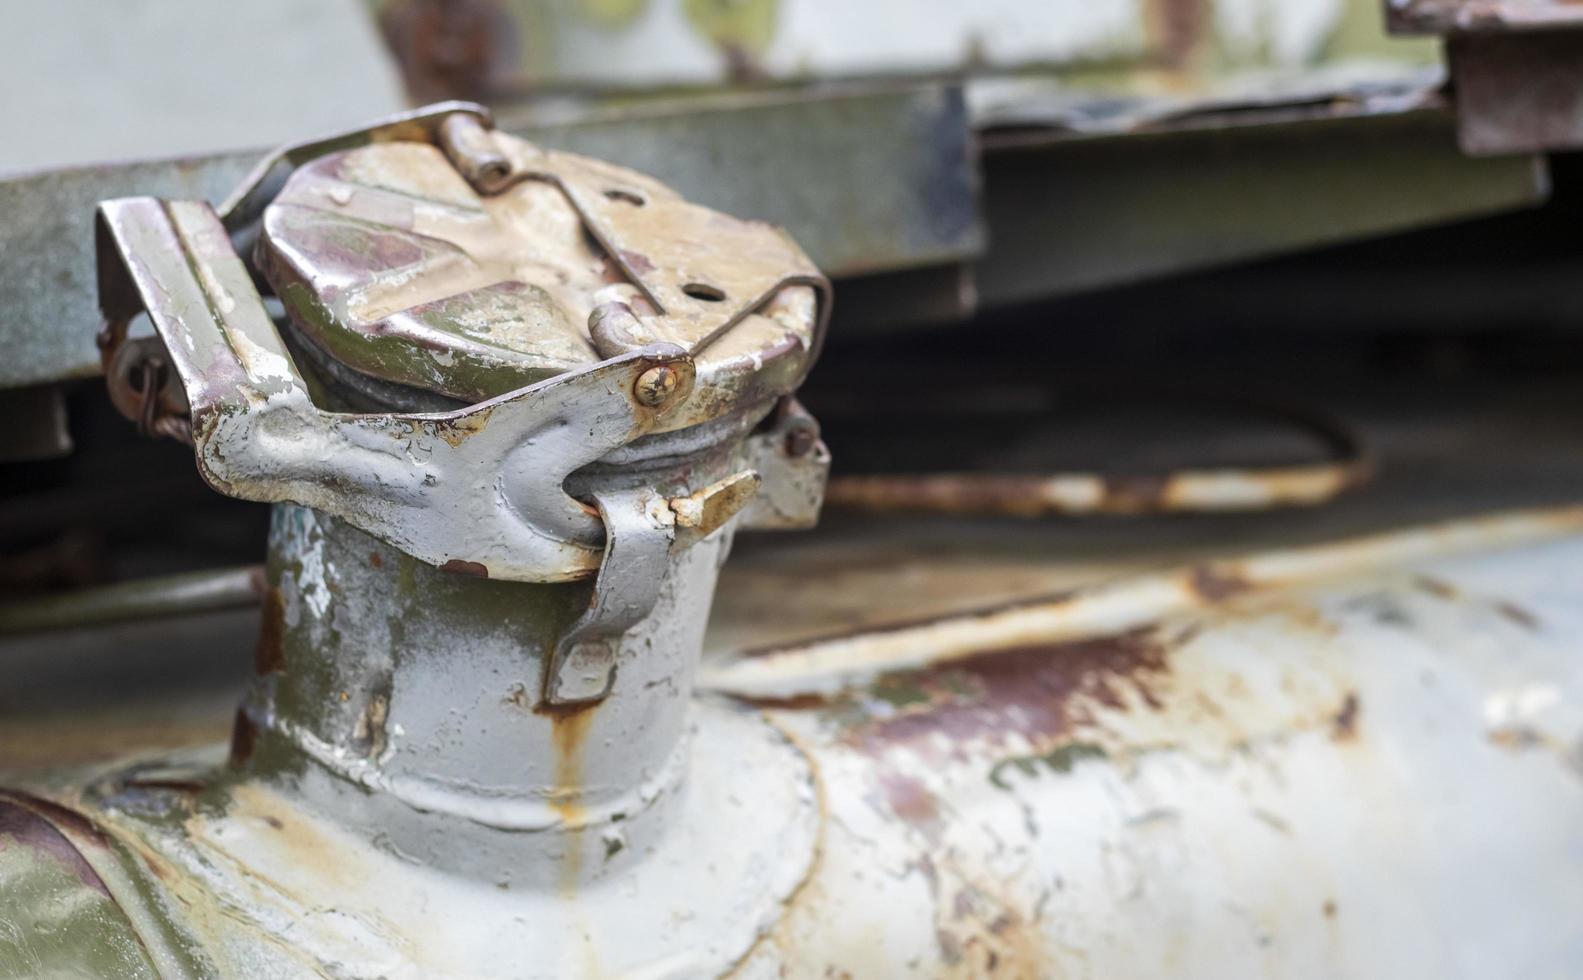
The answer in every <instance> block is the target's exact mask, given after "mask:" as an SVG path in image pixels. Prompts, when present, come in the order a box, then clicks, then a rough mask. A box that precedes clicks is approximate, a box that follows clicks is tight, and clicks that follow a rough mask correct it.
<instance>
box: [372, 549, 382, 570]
mask: <svg viewBox="0 0 1583 980" xmlns="http://www.w3.org/2000/svg"><path fill="white" fill-rule="evenodd" d="M368 565H369V567H370V568H384V567H385V559H384V558H383V557H381V556H380V554H379V552H377V551H370V552H369V553H368Z"/></svg>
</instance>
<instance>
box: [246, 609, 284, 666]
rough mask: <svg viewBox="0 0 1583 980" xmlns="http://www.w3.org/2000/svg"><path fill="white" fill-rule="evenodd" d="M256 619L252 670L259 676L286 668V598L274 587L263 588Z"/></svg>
mask: <svg viewBox="0 0 1583 980" xmlns="http://www.w3.org/2000/svg"><path fill="white" fill-rule="evenodd" d="M263 606H264V608H263V610H262V611H261V615H260V616H259V621H258V642H256V643H254V644H253V672H254V673H256V674H258V675H259V676H261V677H262V676H263V675H265V674H274V673H279V672H281V671H284V670H285V669H286V638H285V633H286V599H285V596H283V595H282V594H281V591H280V590H279V589H277V588H274V587H267V588H265V589H264V603H263Z"/></svg>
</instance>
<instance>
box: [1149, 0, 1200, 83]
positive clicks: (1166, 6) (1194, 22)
mask: <svg viewBox="0 0 1583 980" xmlns="http://www.w3.org/2000/svg"><path fill="white" fill-rule="evenodd" d="M1207 7H1208V5H1207V4H1205V3H1204V0H1153V2H1152V3H1150V4H1149V5H1148V14H1147V16H1148V21H1149V25H1150V28H1151V30H1150V34H1151V36H1152V37H1153V38H1154V39H1155V43H1156V44H1158V45H1159V47H1160V60H1161V61H1162V62H1164V64H1165V66H1166V67H1168V68H1175V69H1181V68H1185V67H1187V66H1188V63H1189V62H1190V61H1191V60H1192V56H1193V53H1194V52H1195V51H1196V50H1197V49H1198V46H1199V43H1200V41H1201V40H1202V39H1203V37H1204V33H1205V25H1206V24H1207V23H1208V20H1209V17H1208V10H1207Z"/></svg>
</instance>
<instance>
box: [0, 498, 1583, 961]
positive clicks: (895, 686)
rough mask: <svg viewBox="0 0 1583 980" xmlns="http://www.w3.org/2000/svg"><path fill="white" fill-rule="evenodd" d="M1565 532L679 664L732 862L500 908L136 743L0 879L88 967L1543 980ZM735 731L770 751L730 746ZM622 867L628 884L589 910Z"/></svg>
mask: <svg viewBox="0 0 1583 980" xmlns="http://www.w3.org/2000/svg"><path fill="white" fill-rule="evenodd" d="M1580 528H1583V512H1580V511H1578V510H1570V511H1552V512H1548V513H1545V514H1541V515H1520V516H1511V517H1500V518H1488V519H1481V520H1480V521H1477V522H1464V523H1461V524H1454V525H1447V526H1443V527H1439V528H1435V529H1429V530H1424V531H1413V532H1404V533H1400V534H1395V535H1391V536H1386V537H1383V538H1378V539H1367V540H1363V541H1358V542H1351V543H1347V544H1342V545H1334V546H1326V547H1321V548H1317V549H1307V550H1303V551H1294V552H1286V553H1274V554H1265V555H1259V556H1255V557H1251V558H1248V559H1245V560H1242V561H1238V562H1228V563H1217V564H1214V565H1207V566H1199V567H1195V568H1189V569H1184V570H1181V571H1179V572H1174V573H1170V574H1162V575H1159V576H1153V577H1145V578H1141V579H1135V580H1131V581H1126V582H1121V583H1117V584H1114V585H1110V586H1106V587H1103V588H1100V589H1097V590H1092V591H1087V592H1080V593H1077V594H1074V595H1072V596H1070V597H1067V598H1063V599H1060V600H1052V601H1050V602H1045V603H1030V604H1023V605H1019V606H1013V607H1007V608H1004V609H1000V610H992V611H988V612H985V613H983V614H981V615H977V616H966V617H957V618H954V619H949V620H942V621H938V622H934V623H929V624H921V625H917V626H909V627H903V628H899V629H895V630H890V631H883V632H873V633H868V634H861V635H856V636H852V637H847V638H843V639H836V640H830V641H825V642H821V643H814V644H809V645H807V646H804V647H800V648H791V649H781V650H778V651H772V652H768V653H765V654H763V655H759V656H748V657H741V658H733V659H730V660H713V661H708V662H706V663H705V665H704V667H703V670H702V671H701V674H700V691H701V693H698V694H696V695H695V696H694V701H693V705H692V718H693V723H692V724H693V735H692V741H691V748H690V752H691V753H692V766H693V768H692V770H691V772H690V775H689V777H688V784H687V786H686V788H685V789H684V790H683V792H686V793H688V794H693V793H695V792H702V793H704V794H705V795H712V794H715V793H717V792H724V794H725V796H724V797H723V798H729V799H732V800H735V801H739V802H740V803H742V804H743V806H744V807H745V809H746V811H748V812H753V811H755V810H757V812H758V813H759V814H760V816H761V818H762V819H763V820H766V821H780V822H782V823H784V825H785V826H786V827H787V828H788V830H787V831H786V833H785V834H784V835H783V836H782V837H781V838H780V839H779V841H778V842H777V845H776V846H773V847H768V848H765V847H762V845H756V849H755V850H754V851H753V852H752V853H748V854H746V855H744V854H742V853H740V852H741V850H742V849H741V848H734V847H733V841H732V840H731V839H730V838H729V837H728V836H727V837H725V838H723V839H722V838H720V837H718V836H717V837H716V838H715V839H711V840H708V841H705V842H704V843H702V844H695V845H693V850H692V851H691V853H681V854H678V853H675V852H674V850H672V849H670V848H669V847H668V845H667V844H666V843H665V842H664V841H660V842H656V843H655V844H654V845H653V853H651V854H637V855H631V854H628V855H611V860H612V861H613V862H614V863H613V864H612V868H618V869H619V871H618V872H616V873H613V874H611V875H608V876H602V875H601V874H600V873H598V872H597V871H596V872H594V873H593V874H591V875H588V876H585V877H582V878H578V879H577V881H576V882H575V883H569V879H551V880H538V881H524V882H520V883H513V884H512V887H510V888H500V887H495V886H493V885H489V884H487V883H481V882H479V881H477V880H473V879H470V878H465V877H457V876H454V875H449V874H447V873H443V872H440V871H437V870H436V869H434V868H425V867H420V866H418V865H416V864H414V863H411V862H408V861H405V860H403V859H402V858H401V857H400V856H399V855H398V854H396V853H395V852H394V851H393V849H392V848H391V847H390V846H389V844H388V842H387V841H382V840H381V839H379V838H378V837H377V835H376V836H374V837H367V836H359V835H357V834H354V833H350V832H348V831H347V830H346V829H345V828H343V827H341V826H339V824H338V823H337V820H336V815H335V814H321V815H320V816H317V817H313V818H312V819H304V817H303V816H302V815H301V814H298V813H295V812H293V813H292V814H291V815H290V819H291V822H286V821H285V820H283V819H281V818H279V817H275V816H274V814H276V813H279V812H282V811H278V810H276V809H274V808H275V807H276V805H277V802H278V801H277V800H276V798H275V797H274V796H273V795H272V792H271V791H270V790H269V789H268V788H261V787H257V786H252V787H249V788H245V789H243V790H240V791H237V792H232V791H231V790H229V789H228V788H227V787H228V786H229V785H230V784H229V783H228V782H227V778H226V777H224V776H223V775H222V776H219V777H215V776H213V775H201V774H197V773H195V772H193V771H190V770H191V763H190V762H188V763H182V762H179V761H168V762H166V763H164V764H162V765H161V767H159V768H156V767H154V766H153V765H152V764H151V763H149V762H148V761H146V760H145V761H144V762H143V763H141V764H139V765H137V766H134V767H131V768H122V769H121V770H119V771H118V772H99V773H95V774H90V775H89V776H88V777H85V778H83V779H81V780H79V781H78V783H77V784H76V785H77V786H78V787H79V788H78V789H75V790H63V789H60V788H58V787H56V788H50V789H38V790H34V791H33V792H34V795H33V796H31V797H21V796H18V797H14V798H13V801H12V802H11V803H9V804H7V809H6V811H5V812H7V813H10V814H12V815H13V818H12V821H11V823H10V824H4V825H0V834H3V833H5V828H6V827H14V826H15V825H17V819H16V818H15V814H16V813H25V814H30V815H32V816H33V817H34V818H36V819H38V820H41V821H43V822H45V823H47V824H48V828H47V830H48V832H45V831H44V830H38V831H36V832H34V833H33V834H32V836H31V838H29V839H31V840H33V841H35V842H38V841H44V840H45V839H46V838H47V839H48V840H49V841H52V842H54V838H51V837H50V836H49V835H50V834H51V833H54V834H56V835H58V836H60V837H61V839H62V840H69V841H70V842H71V844H72V845H73V847H71V848H62V847H60V846H58V844H59V842H54V843H50V844H49V846H45V844H37V846H35V847H34V848H32V849H28V848H21V849H18V848H14V847H13V848H0V861H4V862H7V863H6V865H5V866H6V867H7V868H8V869H9V872H8V873H9V874H11V875H12V877H10V878H9V879H8V880H10V881H12V882H16V881H22V880H25V879H23V878H19V877H16V874H17V869H18V864H19V860H20V861H21V863H22V865H23V866H25V867H31V869H32V871H33V872H35V875H34V878H35V879H36V880H42V878H41V876H42V877H47V876H48V875H47V872H49V871H50V870H51V869H52V868H53V869H54V870H55V871H56V872H59V873H58V874H56V876H55V879H54V880H56V883H57V885H59V884H60V882H61V881H63V880H64V881H66V882H67V884H68V885H69V884H70V883H71V882H77V883H79V887H78V892H79V893H80V894H81V895H84V896H88V898H87V899H85V900H84V901H82V902H80V903H78V904H76V905H75V906H72V907H73V908H74V909H75V915H76V918H75V919H73V918H71V917H70V916H68V915H66V913H65V912H64V911H62V910H64V909H65V908H67V906H66V905H62V904H60V903H56V904H54V905H50V906H48V908H50V909H54V910H55V911H56V914H59V915H60V917H61V918H60V923H59V924H60V925H61V927H62V929H63V930H65V931H66V932H67V933H70V934H75V935H77V936H79V937H83V938H84V939H94V940H103V941H104V942H105V943H108V945H104V946H102V948H105V949H109V950H111V951H117V950H118V951H119V953H118V955H121V954H124V957H125V959H126V962H128V963H134V965H135V964H136V963H141V964H142V965H141V966H138V967H136V968H132V967H128V968H126V969H124V970H122V971H121V975H125V976H136V975H138V969H145V971H146V973H147V974H148V975H153V972H154V970H155V969H157V970H158V971H159V972H160V973H162V974H164V975H169V976H181V975H224V976H243V975H245V976H251V977H286V976H305V975H314V974H323V975H332V976H344V977H375V976H383V977H405V976H411V977H418V976H422V977H440V976H452V977H463V976H466V977H480V976H491V977H494V976H498V977H539V976H544V977H550V976H579V975H580V976H606V975H632V976H644V977H654V976H665V977H693V976H712V975H721V974H729V975H735V976H742V977H809V978H813V977H821V978H822V977H835V976H851V977H876V976H885V977H905V976H916V977H952V976H961V977H980V976H1005V977H1057V976H1060V977H1067V976H1075V977H1085V976H1086V977H1106V978H1112V977H1154V976H1162V975H1169V976H1236V977H1242V976H1281V977H1341V976H1357V977H1377V976H1394V977H1436V978H1442V977H1488V976H1525V977H1545V976H1557V977H1559V976H1568V975H1574V974H1575V972H1576V967H1577V964H1578V963H1580V962H1583V679H1580V671H1579V660H1578V658H1579V655H1580V653H1583V577H1580V576H1579V574H1578V570H1579V568H1583V535H1580ZM764 724H767V725H768V726H770V727H771V728H773V729H774V730H776V731H777V732H778V733H779V736H778V744H780V745H781V747H782V748H787V749H789V750H790V751H791V754H792V755H795V756H797V757H799V759H798V760H792V761H788V760H787V759H784V758H781V757H780V756H779V755H778V754H777V752H778V751H779V750H772V749H765V748H764V745H767V744H768V743H759V742H758V741H756V740H755V738H756V737H744V733H748V732H753V731H758V730H759V727H760V726H761V725H764ZM744 746H749V747H748V748H744ZM751 746H758V747H757V748H752V747H751ZM754 752H760V754H761V755H762V756H763V758H762V759H760V760H757V761H755V759H754V758H752V756H753V753H754ZM776 760H779V761H776ZM45 797H47V798H48V799H49V801H51V802H46V801H45V799H44V798H45ZM798 814H804V815H805V816H798ZM84 817H86V818H88V819H87V820H84V819H83V818H84ZM695 817H696V819H698V820H703V821H705V822H707V821H708V820H710V819H713V818H712V817H710V816H709V815H707V814H704V815H695ZM89 821H92V823H91V824H90V823H89ZM669 832H670V831H667V833H669ZM805 832H806V833H805ZM25 836H27V835H23V834H20V833H15V832H14V833H13V837H14V838H15V839H17V840H22V839H23V838H24V837H25ZM522 837H523V842H524V846H529V845H531V837H532V833H531V832H527V833H524V834H523V835H522ZM172 840H181V841H186V842H187V843H188V844H189V845H192V844H194V842H197V845H198V846H201V847H202V848H207V852H206V853H207V855H208V858H207V860H206V861H204V862H199V863H198V864H192V863H186V864H182V863H180V862H177V861H174V860H172V858H171V855H172V854H173V853H174V851H173V848H172V845H171V844H170V843H169V842H170V841H172ZM18 855H22V858H21V859H19V857H18ZM227 855H229V856H231V857H232V858H233V859H235V861H236V866H231V867H228V866H227V865H226V864H225V860H224V859H225V857H226V856H227ZM723 856H724V860H725V863H728V864H729V863H731V862H732V861H736V862H737V863H736V864H735V868H734V870H732V871H731V872H730V873H729V875H727V876H726V877H724V878H720V879H716V878H713V877H712V875H714V874H715V873H716V872H717V871H718V870H719V868H718V867H717V864H718V863H719V860H720V859H722V857H723ZM601 860H602V858H601ZM28 862H31V864H30V865H29V863H28ZM51 862H53V864H52V863H51ZM622 862H627V863H622ZM645 862H648V863H649V864H650V865H651V866H650V867H649V868H648V869H647V870H644V869H643V865H644V863H645ZM654 862H659V863H660V864H662V865H663V867H659V868H656V867H654V866H653V865H654ZM240 866H246V867H249V868H250V869H251V870H249V871H247V872H245V873H239V872H238V871H237V870H236V867H240ZM647 875H652V877H643V876H647ZM761 875H768V876H769V877H771V878H780V879H786V880H787V882H788V884H789V887H788V889H787V890H786V892H785V895H784V897H783V898H781V899H779V900H776V901H773V902H770V903H768V904H766V905H764V906H763V907H759V908H754V909H751V910H739V911H751V912H752V915H751V916H749V917H748V919H749V920H750V921H751V923H752V928H751V929H747V930H743V931H738V932H734V933H732V934H731V935H729V936H726V935H724V934H721V935H720V936H718V937H717V938H718V940H719V941H718V942H715V943H713V944H711V943H703V944H701V945H700V944H698V943H696V942H695V941H694V939H693V938H692V935H693V928H692V925H691V924H690V919H689V915H690V913H689V909H692V908H694V907H698V906H699V905H700V904H708V903H707V901H706V900H705V896H703V895H701V892H700V890H701V889H709V888H712V889H720V888H729V887H731V886H732V885H733V882H734V881H735V880H736V878H737V877H738V876H747V877H757V876H761ZM634 876H638V877H642V878H643V881H644V886H643V887H644V888H645V889H647V888H649V887H650V886H652V885H653V883H654V882H656V881H659V882H664V883H665V887H664V888H662V889H661V890H660V891H656V892H652V893H649V895H648V900H647V902H646V903H645V906H644V908H645V909H646V911H644V912H642V913H640V914H638V915H636V916H633V915H632V914H631V913H630V912H628V913H623V914H622V915H625V918H623V917H622V915H618V914H616V913H615V911H613V910H615V909H616V908H617V907H618V906H620V905H621V902H620V900H619V897H620V895H621V894H622V892H623V889H624V888H626V887H627V883H628V882H631V881H635V880H637V877H634ZM788 876H789V877H788ZM238 881H242V882H245V883H247V886H248V887H247V889H246V890H245V891H227V890H226V889H229V888H231V887H232V886H233V885H234V884H235V883H236V882H238ZM60 887H61V888H62V889H64V891H65V892H70V890H71V889H70V888H69V887H67V885H60ZM12 894H13V895H18V894H19V893H18V892H16V891H13V892H12ZM106 896H108V897H109V898H111V899H113V902H112V901H107V900H105V899H106ZM32 908H34V909H35V912H34V913H33V914H35V915H46V914H49V913H48V912H46V911H37V910H38V909H40V908H42V907H41V906H32ZM661 913H663V914H661ZM8 914H11V913H8ZM654 916H660V918H659V919H657V920H656V919H654V918H653V917H654ZM655 921H660V922H664V923H670V927H668V928H667V927H656V926H655V925H654V922H655ZM552 930H553V931H552ZM568 930H570V931H572V932H576V931H577V930H582V932H581V936H582V938H583V939H584V940H585V941H584V942H583V943H582V944H580V945H578V944H573V945H571V946H568V945H567V944H566V942H565V939H566V933H567V931H568ZM133 934H136V935H137V936H138V940H137V942H136V943H132V942H131V941H130V940H129V939H127V937H128V936H131V935H133ZM107 935H108V936H111V937H112V938H113V937H115V936H119V937H120V941H121V945H120V946H116V945H114V943H111V942H110V941H109V940H105V939H104V937H105V936H107ZM679 937H688V938H686V939H685V941H684V939H682V938H679ZM0 945H3V944H0ZM704 947H708V948H707V949H705V948H704ZM568 949H575V950H576V952H577V955H576V956H575V957H570V958H568V954H567V953H566V951H567V950H568ZM336 950H339V951H340V953H339V954H338V955H337V954H334V953H333V951H336ZM47 953H48V951H47V950H46V951H44V952H43V953H41V954H40V955H41V956H42V957H43V960H41V961H47V960H48V956H47V955H46V954H47ZM552 953H553V955H552ZM82 955H86V954H82Z"/></svg>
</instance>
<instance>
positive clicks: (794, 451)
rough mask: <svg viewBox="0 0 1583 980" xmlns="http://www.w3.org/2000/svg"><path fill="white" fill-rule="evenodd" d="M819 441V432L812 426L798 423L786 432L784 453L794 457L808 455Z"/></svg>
mask: <svg viewBox="0 0 1583 980" xmlns="http://www.w3.org/2000/svg"><path fill="white" fill-rule="evenodd" d="M818 441H819V434H818V433H817V432H815V431H814V429H813V427H812V426H807V425H800V426H798V427H797V428H795V429H792V430H791V431H790V432H788V433H786V455H788V456H790V457H792V458H793V459H796V458H798V457H800V456H806V455H808V453H809V451H811V450H812V449H813V447H814V443H816V442H818Z"/></svg>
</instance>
